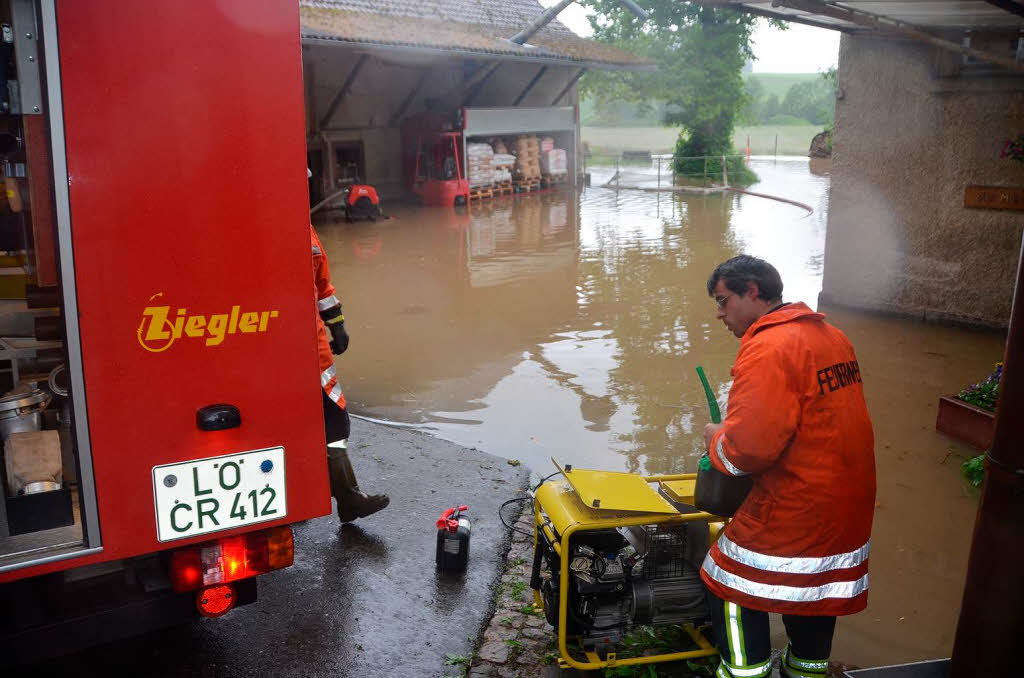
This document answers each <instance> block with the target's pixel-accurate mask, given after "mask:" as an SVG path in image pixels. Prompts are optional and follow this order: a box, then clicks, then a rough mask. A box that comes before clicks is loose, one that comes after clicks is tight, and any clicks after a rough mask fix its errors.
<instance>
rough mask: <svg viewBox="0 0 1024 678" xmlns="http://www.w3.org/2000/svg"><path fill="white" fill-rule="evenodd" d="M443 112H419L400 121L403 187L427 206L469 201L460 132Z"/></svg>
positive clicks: (459, 203) (452, 204)
mask: <svg viewBox="0 0 1024 678" xmlns="http://www.w3.org/2000/svg"><path fill="white" fill-rule="evenodd" d="M451 127H452V126H451V125H450V124H449V123H448V122H447V121H446V119H445V118H444V117H443V116H440V115H437V114H433V113H421V114H419V115H415V116H412V117H410V118H409V119H408V120H406V122H405V123H404V124H403V125H402V148H403V149H404V152H403V158H402V160H403V173H404V176H405V182H406V188H407V189H408V190H409V191H410V192H411V193H415V194H416V195H418V196H419V197H420V200H422V201H423V205H424V206H426V207H453V206H455V205H465V204H466V203H467V202H468V201H469V181H468V180H467V179H466V168H465V166H464V158H463V154H462V133H461V132H457V131H454V130H452V129H450V128H451Z"/></svg>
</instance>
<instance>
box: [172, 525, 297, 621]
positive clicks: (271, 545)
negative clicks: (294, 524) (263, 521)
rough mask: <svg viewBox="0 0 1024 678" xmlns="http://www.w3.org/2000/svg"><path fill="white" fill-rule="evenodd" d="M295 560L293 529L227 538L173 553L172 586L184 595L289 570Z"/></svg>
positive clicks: (278, 529)
mask: <svg viewBox="0 0 1024 678" xmlns="http://www.w3.org/2000/svg"><path fill="white" fill-rule="evenodd" d="M294 559H295V542H294V541H293V538H292V529H291V528H290V527H287V526H285V527H275V528H271V529H269V530H261V531H259V532H252V533H249V534H243V535H238V536H236V537H225V538H224V539H218V540H217V541H212V542H207V543H205V544H199V545H196V546H189V547H186V548H183V549H178V550H177V551H175V552H173V553H172V554H171V565H170V577H171V586H172V587H173V588H174V590H175V591H176V592H178V593H182V592H185V591H195V590H196V589H199V588H202V587H204V586H206V587H212V586H213V585H215V584H227V583H228V582H233V581H237V580H239V579H246V578H248V577H255V576H256V575H258V574H264V573H266V572H271V571H273V570H280V569H281V568H284V567H290V566H291V564H292V562H293V561H294ZM232 599H233V597H232ZM198 601H199V599H198V598H197V602H198ZM233 604H234V603H232V605H233ZM228 609H230V607H229V608H227V609H225V610H224V612H226V611H227V610H228ZM202 611H203V610H202V608H200V612H202ZM204 614H205V612H204ZM222 614H223V613H222Z"/></svg>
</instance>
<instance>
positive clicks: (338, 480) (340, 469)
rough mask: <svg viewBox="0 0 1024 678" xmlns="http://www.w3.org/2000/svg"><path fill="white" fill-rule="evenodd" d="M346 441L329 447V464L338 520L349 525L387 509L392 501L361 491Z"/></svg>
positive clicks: (384, 496) (385, 496) (382, 495)
mask: <svg viewBox="0 0 1024 678" xmlns="http://www.w3.org/2000/svg"><path fill="white" fill-rule="evenodd" d="M344 445H345V441H344V440H340V441H338V442H334V443H331V444H329V445H328V446H327V463H328V466H329V468H330V470H331V494H333V495H334V498H335V499H337V500H338V518H339V519H340V520H341V522H343V523H348V522H351V521H353V520H355V519H356V518H365V517H366V516H368V515H370V514H373V513H376V512H377V511H380V510H381V509H383V508H385V507H386V506H387V505H388V504H389V503H390V502H391V500H390V499H388V496H387V495H386V494H365V493H363V492H360V491H359V483H358V482H356V472H355V471H354V470H352V462H350V461H349V458H348V450H346V449H345V447H344Z"/></svg>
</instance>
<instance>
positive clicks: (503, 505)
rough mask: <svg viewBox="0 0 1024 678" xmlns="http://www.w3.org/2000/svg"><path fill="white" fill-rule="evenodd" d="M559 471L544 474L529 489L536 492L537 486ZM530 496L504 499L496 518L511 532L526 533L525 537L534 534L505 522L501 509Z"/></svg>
mask: <svg viewBox="0 0 1024 678" xmlns="http://www.w3.org/2000/svg"><path fill="white" fill-rule="evenodd" d="M560 473H561V471H555V472H554V473H552V474H551V475H549V476H546V477H544V478H541V480H540V482H539V483H537V484H536V485H534V486H533V489H532V490H531V492H536V491H537V488H538V487H540V486H541V485H543V484H544V483H546V482H547V481H549V480H551V479H552V478H554V477H555V476H557V475H559V474H560ZM532 498H533V497H531V496H529V495H527V496H525V497H515V498H513V499H509V500H508V501H506V502H505V503H504V504H502V505H501V506H499V507H498V520H500V521H501V524H502V525H504V526H505V527H507V528H508V529H509V530H511V531H513V532H518V533H519V534H525V535H526V536H527V537H530V538H531V539H532V538H533V536H534V535H532V534H530V533H529V532H527V531H526V530H520V529H519V528H518V527H515V526H514V525H509V524H508V523H506V522H505V516H504V515H503V514H502V511H503V510H504V509H505V507H506V506H508V505H509V504H514V503H516V502H521V501H529V500H531V499H532Z"/></svg>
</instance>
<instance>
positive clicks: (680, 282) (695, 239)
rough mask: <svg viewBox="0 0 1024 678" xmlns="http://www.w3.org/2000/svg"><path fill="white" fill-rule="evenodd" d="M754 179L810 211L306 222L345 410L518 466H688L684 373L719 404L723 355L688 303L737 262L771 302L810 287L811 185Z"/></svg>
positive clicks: (713, 206) (596, 195) (618, 203)
mask: <svg viewBox="0 0 1024 678" xmlns="http://www.w3.org/2000/svg"><path fill="white" fill-rule="evenodd" d="M761 165H763V166H757V168H756V169H757V171H758V172H759V173H760V174H761V178H762V181H761V183H760V184H759V185H758V186H757V190H759V191H765V192H769V193H771V192H778V193H781V194H783V195H786V196H787V197H790V198H792V199H796V200H800V201H802V202H806V203H809V204H812V205H814V206H815V207H816V208H818V209H816V211H815V213H814V214H813V215H811V216H809V217H808V216H806V213H805V212H804V211H803V210H800V209H799V208H797V207H795V206H793V205H788V204H784V203H777V202H773V201H768V200H765V199H763V198H757V197H753V196H746V195H735V194H726V195H715V196H700V197H687V196H679V195H669V194H649V193H640V192H636V191H615V190H610V189H606V188H590V189H587V190H585V191H584V192H583V193H582V194H581V195H576V194H573V193H569V192H562V193H549V194H542V195H531V196H520V197H516V198H511V197H506V198H502V199H497V200H494V201H490V202H487V203H484V204H482V205H477V204H473V205H471V206H470V207H469V208H468V209H460V210H455V211H452V210H441V209H413V208H398V209H394V210H390V212H391V213H392V214H393V215H394V217H395V218H394V219H392V220H390V221H387V222H382V223H380V224H378V225H376V226H372V225H351V226H349V225H342V224H336V225H335V224H322V225H320V226H319V229H320V231H321V236H322V240H323V241H324V245H325V247H326V248H327V249H328V252H329V254H330V257H331V262H332V266H333V269H334V271H335V277H336V279H337V282H338V286H339V289H340V290H341V292H342V298H343V300H344V302H345V309H346V315H347V316H348V317H349V319H350V320H349V322H350V324H351V325H352V332H353V336H354V339H353V344H352V348H351V349H350V351H349V352H348V353H347V354H346V355H345V356H344V357H343V358H342V359H340V360H339V362H338V367H339V372H340V373H341V374H342V375H343V379H344V383H345V387H346V390H347V392H348V395H349V399H350V402H351V403H352V408H353V411H356V412H360V413H363V414H366V415H369V416H372V417H375V418H382V419H389V420H394V421H401V422H408V423H412V424H415V425H418V426H420V427H422V428H424V429H426V430H430V431H432V432H435V433H437V434H438V435H441V436H442V437H445V438H449V439H451V440H454V441H456V442H460V443H463V444H467V445H472V446H477V447H481V448H482V449H485V450H487V451H489V452H492V453H494V454H499V455H502V456H507V457H513V458H518V459H521V460H522V461H524V462H526V463H528V464H529V465H530V466H531V467H533V468H534V469H537V470H538V471H543V470H544V469H547V468H548V467H549V466H550V463H549V461H548V458H549V457H550V456H555V457H557V458H558V459H559V460H561V461H565V462H568V463H576V464H584V465H591V466H600V467H603V468H624V469H629V470H641V471H647V472H671V471H684V470H692V468H693V464H694V461H695V457H696V455H697V454H698V453H699V449H700V440H701V437H700V429H701V426H702V424H703V422H704V421H705V419H706V405H705V404H704V400H703V396H702V392H701V389H700V385H699V383H698V382H697V380H696V376H695V372H694V368H695V367H696V366H697V365H703V366H704V367H705V369H706V371H707V372H708V375H709V377H710V378H711V379H712V381H713V382H715V383H716V384H719V386H720V388H721V389H722V391H723V394H724V389H725V388H726V387H727V382H728V379H729V368H730V366H731V363H732V359H733V357H734V355H735V350H736V344H735V341H734V340H733V339H732V337H731V336H730V335H728V334H727V333H726V332H725V331H724V330H723V329H722V328H721V327H720V326H719V325H718V324H717V323H716V322H715V321H714V319H713V310H714V309H713V306H712V304H711V303H710V302H709V300H708V298H707V295H706V293H705V290H704V284H705V280H706V278H707V275H708V273H709V272H710V270H711V268H712V267H713V266H714V265H715V264H716V263H718V262H720V261H722V260H724V259H727V258H729V257H731V256H733V255H735V254H737V253H739V252H749V253H753V254H757V255H759V256H764V257H766V258H768V259H770V260H771V261H773V263H775V264H776V265H777V266H778V267H779V269H780V271H781V272H782V274H783V279H784V280H785V283H786V287H787V297H788V298H791V299H803V300H805V301H807V302H808V303H811V304H812V305H814V303H815V300H816V297H817V293H818V290H819V289H820V280H821V267H822V251H823V248H824V223H825V222H824V214H825V209H824V207H825V204H824V201H825V200H827V192H826V188H827V185H828V183H827V182H828V179H827V178H826V177H816V176H813V175H811V174H810V173H809V172H808V171H807V162H806V160H800V161H797V162H762V163H761ZM634 169H635V171H637V172H639V173H643V172H645V171H647V172H656V168H655V167H653V166H652V167H651V168H634ZM599 171H600V170H597V172H599ZM652 177H653V178H656V177H655V175H654V174H652Z"/></svg>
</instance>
